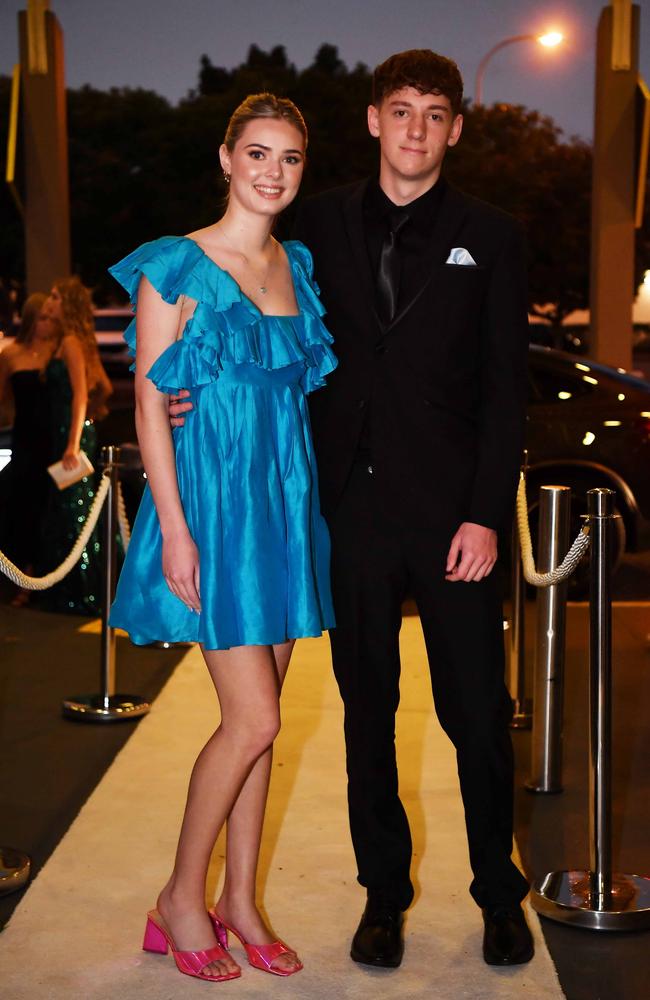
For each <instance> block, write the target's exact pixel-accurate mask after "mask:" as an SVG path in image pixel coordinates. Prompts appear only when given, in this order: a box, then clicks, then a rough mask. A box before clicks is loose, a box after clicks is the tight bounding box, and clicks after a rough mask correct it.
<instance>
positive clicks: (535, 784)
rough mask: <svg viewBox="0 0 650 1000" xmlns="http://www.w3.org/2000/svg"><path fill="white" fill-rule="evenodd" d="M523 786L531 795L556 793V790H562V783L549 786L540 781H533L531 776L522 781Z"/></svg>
mask: <svg viewBox="0 0 650 1000" xmlns="http://www.w3.org/2000/svg"><path fill="white" fill-rule="evenodd" d="M524 788H525V789H526V791H527V792H532V794H533V795H557V794H558V792H563V791H564V788H563V787H562V785H555V786H553V787H552V788H551V787H549V786H548V785H544V784H542V782H541V781H533V779H532V778H529V779H528V781H526V782H524Z"/></svg>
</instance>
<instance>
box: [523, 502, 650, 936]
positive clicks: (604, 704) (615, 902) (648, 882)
mask: <svg viewBox="0 0 650 1000" xmlns="http://www.w3.org/2000/svg"><path fill="white" fill-rule="evenodd" d="M614 498H615V494H614V492H613V490H607V489H596V490H589V492H588V494H587V503H588V506H587V510H588V514H587V517H588V520H589V528H590V534H591V579H590V593H589V702H590V710H591V721H590V728H589V751H590V760H591V774H590V781H589V828H590V831H589V832H590V838H591V844H590V865H591V870H590V871H587V872H586V871H558V872H550V873H549V874H548V875H545V876H544V877H543V878H541V879H538V880H537V881H536V882H535V883H534V885H533V890H532V895H531V898H532V903H533V906H534V907H535V909H536V910H537V911H538V912H539V913H541V914H543V915H544V916H545V917H550V919H552V920H558V921H560V922H562V923H569V924H574V925H575V926H576V927H586V928H588V929H590V930H598V931H623V930H630V931H631V930H647V929H649V928H650V878H648V877H647V876H644V875H625V874H621V873H618V872H616V873H613V872H612V831H611V814H612V809H611V807H612V802H611V800H612V780H611V772H612V765H611V749H612V744H611V735H612V629H611V623H612V603H611V589H610V587H611V585H610V580H611V568H612V559H611V552H612V536H613V527H614V518H615V517H617V516H618V515H617V514H615V513H614Z"/></svg>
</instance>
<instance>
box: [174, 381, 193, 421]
mask: <svg viewBox="0 0 650 1000" xmlns="http://www.w3.org/2000/svg"><path fill="white" fill-rule="evenodd" d="M189 395H190V390H189V389H179V390H178V395H176V396H170V397H169V422H170V424H171V425H172V427H182V426H183V424H184V423H185V417H184V416H183V414H184V413H189V411H190V410H191V409H193V407H192V404H191V402H190V401H189ZM183 400H187V402H183Z"/></svg>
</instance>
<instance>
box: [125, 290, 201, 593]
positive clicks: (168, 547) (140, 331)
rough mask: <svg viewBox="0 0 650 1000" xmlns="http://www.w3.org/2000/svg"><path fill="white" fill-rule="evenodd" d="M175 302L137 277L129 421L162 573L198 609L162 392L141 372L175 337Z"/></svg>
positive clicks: (194, 559) (192, 552)
mask: <svg viewBox="0 0 650 1000" xmlns="http://www.w3.org/2000/svg"><path fill="white" fill-rule="evenodd" d="M180 314H181V304H180V302H179V303H176V305H170V304H169V303H167V302H165V301H164V299H163V298H162V297H161V296H160V295H159V294H158V292H157V291H156V290H155V288H154V287H153V285H152V284H151V283H150V281H149V280H148V279H147V278H145V277H143V278H142V279H141V281H140V286H139V289H138V308H137V320H136V322H137V348H136V359H135V424H136V429H137V432H138V442H139V444H140V451H141V454H142V461H143V463H144V467H145V471H146V473H147V480H148V483H149V486H150V489H151V493H152V495H153V500H154V503H155V505H156V511H157V513H158V520H159V521H160V528H161V531H162V536H163V575H164V577H165V580H166V581H167V585H168V587H169V589H170V590H171V591H172V593H173V594H176V596H177V597H179V598H180V599H181V600H182V601H183V602H184V603H185V604H187V605H188V607H191V608H193V609H194V610H195V611H200V608H201V605H200V598H199V560H198V551H197V549H196V546H195V544H194V541H193V540H192V537H191V535H190V532H189V529H188V527H187V522H186V520H185V514H184V512H183V507H182V504H181V499H180V495H179V492H178V480H177V477H176V460H175V456H174V447H173V442H172V436H171V430H170V426H169V416H168V404H169V397H168V396H167V394H166V393H163V392H159V391H158V389H156V387H155V385H154V384H153V382H151V381H150V379H148V378H147V372H148V371H149V369H150V368H151V366H152V364H153V363H154V361H156V360H157V358H159V357H160V355H161V354H162V352H163V351H164V350H165V349H166V348H167V347H169V346H170V344H173V343H174V341H175V340H176V336H177V331H178V325H179V320H180Z"/></svg>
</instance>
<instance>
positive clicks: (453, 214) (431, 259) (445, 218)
mask: <svg viewBox="0 0 650 1000" xmlns="http://www.w3.org/2000/svg"><path fill="white" fill-rule="evenodd" d="M466 214H467V204H466V201H465V199H464V198H463V196H462V195H461V194H460V193H459V192H458V191H456V189H455V188H453V187H451V185H449V184H447V183H445V191H444V194H443V197H442V201H441V203H440V209H439V211H438V218H437V219H436V222H435V225H434V227H433V231H432V233H431V238H430V240H429V244H428V246H427V249H426V252H425V255H424V262H423V263H424V268H423V275H422V284H421V285H420V287H419V288H418V290H417V292H416V293H415V294H414V295H413V296H412V297H411V298H410V300H409V301H408V302H405V303H404V304H403V306H402V308H401V309H400V310H399V312H398V313H397V314H396V315H395V317H394V319H393V321H392V323H390V324H389V325H388V326H387V327H385V328H384V333H383V336H386V334H387V333H389V332H390V330H392V329H393V327H394V326H395V325H396V324H397V323H399V322H401V320H402V319H404V316H405V315H406V313H407V312H408V311H409V310H410V309H412V308H413V306H414V305H415V303H416V302H417V301H418V299H419V298H420V296H421V295H422V294H423V292H424V291H425V290H426V289H427V288H428V286H429V284H430V283H431V281H432V280H433V276H434V274H435V269H436V268H437V267H440V266H441V265H443V264H444V263H445V261H446V260H447V257H448V256H449V251H450V250H451V248H452V247H453V246H454V238H455V236H456V233H457V232H458V231H459V230H460V228H461V226H462V224H463V222H464V221H465V216H466Z"/></svg>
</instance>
